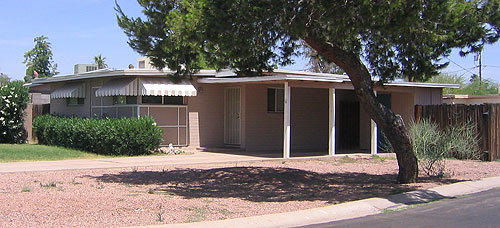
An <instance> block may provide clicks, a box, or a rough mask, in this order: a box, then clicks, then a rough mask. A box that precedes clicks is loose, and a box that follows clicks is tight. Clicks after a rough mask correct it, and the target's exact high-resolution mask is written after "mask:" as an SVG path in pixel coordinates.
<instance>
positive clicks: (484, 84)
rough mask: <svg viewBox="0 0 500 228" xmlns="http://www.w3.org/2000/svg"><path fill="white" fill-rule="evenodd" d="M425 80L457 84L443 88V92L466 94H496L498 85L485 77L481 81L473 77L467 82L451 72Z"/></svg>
mask: <svg viewBox="0 0 500 228" xmlns="http://www.w3.org/2000/svg"><path fill="white" fill-rule="evenodd" d="M427 82H432V83H446V84H458V85H460V88H458V89H452V88H445V89H443V94H468V95H485V94H498V86H497V84H496V83H495V82H493V81H491V80H489V79H485V80H482V81H481V82H480V81H479V79H478V78H473V79H472V80H471V82H469V83H467V82H466V80H465V78H464V77H462V76H458V75H452V74H440V75H438V76H436V77H433V78H431V79H429V80H428V81H427Z"/></svg>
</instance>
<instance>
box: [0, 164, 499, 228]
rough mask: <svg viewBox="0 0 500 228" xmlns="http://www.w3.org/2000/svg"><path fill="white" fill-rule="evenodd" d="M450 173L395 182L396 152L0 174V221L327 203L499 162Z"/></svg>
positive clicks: (107, 218) (188, 215) (256, 210)
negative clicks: (391, 155) (385, 155)
mask: <svg viewBox="0 0 500 228" xmlns="http://www.w3.org/2000/svg"><path fill="white" fill-rule="evenodd" d="M446 166H447V168H446V175H445V177H444V178H442V179H439V178H429V177H425V176H423V174H421V175H420V176H421V178H420V180H419V183H416V184H409V185H398V184H396V183H395V180H396V176H397V171H398V166H397V162H396V160H395V159H394V158H374V159H351V158H337V159H333V158H323V159H314V160H291V161H286V162H284V161H266V162H247V163H237V164H235V163H232V164H218V165H210V166H209V165H189V166H165V167H148V168H142V167H141V168H126V169H100V170H70V171H53V172H27V173H8V174H0V203H1V205H2V206H1V207H0V227H109V226H137V225H153V224H166V223H185V222H197V221H205V220H217V219H228V218H237V217H246V216H254V215H262V214H270V213H278V212H288V211H294V210H303V209H308V208H314V207H322V206H328V205H332V204H337V203H342V202H346V201H352V200H358V199H364V198H369V197H374V196H385V195H389V194H396V193H400V192H405V191H411V190H416V189H426V188H430V187H434V186H436V185H441V184H447V183H453V182H457V181H462V180H475V179H479V178H483V177H489V176H500V163H499V162H479V161H458V160H448V161H447V163H446Z"/></svg>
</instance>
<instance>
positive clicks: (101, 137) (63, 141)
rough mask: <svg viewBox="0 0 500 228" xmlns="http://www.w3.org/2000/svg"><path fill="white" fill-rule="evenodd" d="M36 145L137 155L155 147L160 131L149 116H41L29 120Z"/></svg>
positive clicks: (159, 138) (150, 151)
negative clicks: (35, 137) (98, 117)
mask: <svg viewBox="0 0 500 228" xmlns="http://www.w3.org/2000/svg"><path fill="white" fill-rule="evenodd" d="M33 128H34V130H35V134H36V136H37V137H38V141H39V143H40V144H45V145H56V146H63V147H68V148H74V149H79V150H84V151H88V152H92V153H97V154H106V155H141V154H150V153H152V152H153V151H154V150H156V149H157V148H158V147H159V145H160V143H161V140H162V130H161V129H160V128H159V127H158V126H156V123H155V122H154V120H153V119H152V118H151V117H140V118H122V119H109V118H104V119H92V118H76V117H73V118H68V117H57V116H52V115H42V116H38V117H36V118H35V120H34V122H33Z"/></svg>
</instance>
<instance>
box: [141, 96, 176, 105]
mask: <svg viewBox="0 0 500 228" xmlns="http://www.w3.org/2000/svg"><path fill="white" fill-rule="evenodd" d="M142 103H143V104H158V105H161V104H164V105H183V104H184V97H182V96H143V97H142Z"/></svg>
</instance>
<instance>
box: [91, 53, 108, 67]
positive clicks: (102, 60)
mask: <svg viewBox="0 0 500 228" xmlns="http://www.w3.org/2000/svg"><path fill="white" fill-rule="evenodd" d="M94 63H95V64H96V65H97V69H104V68H108V64H106V57H103V56H102V55H101V54H99V55H96V56H94Z"/></svg>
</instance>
